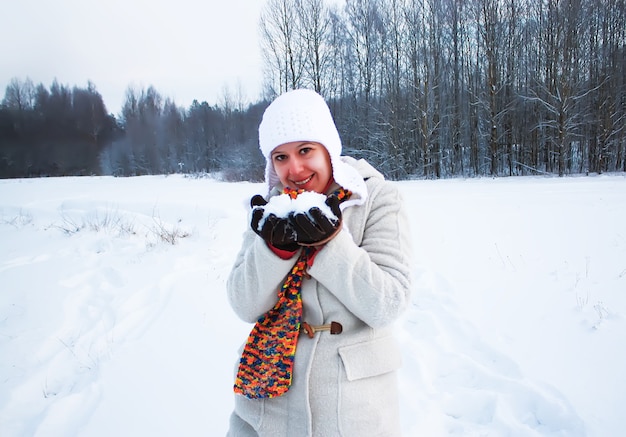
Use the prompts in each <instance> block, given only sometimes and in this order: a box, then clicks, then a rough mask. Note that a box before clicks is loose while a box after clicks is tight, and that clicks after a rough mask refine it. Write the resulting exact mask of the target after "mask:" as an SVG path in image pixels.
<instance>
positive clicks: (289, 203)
mask: <svg viewBox="0 0 626 437" xmlns="http://www.w3.org/2000/svg"><path fill="white" fill-rule="evenodd" d="M257 208H258V207H257ZM262 208H263V217H262V218H261V220H259V225H258V229H259V231H260V230H261V229H262V228H263V224H264V223H265V220H267V218H268V217H269V216H270V215H272V214H273V215H275V216H276V217H279V218H287V217H289V216H290V215H295V214H306V215H307V216H309V217H311V215H310V214H309V211H310V210H311V208H319V210H320V211H321V212H322V214H324V215H325V216H326V217H328V218H329V219H330V220H332V221H338V220H339V219H338V218H337V216H336V215H335V214H334V213H333V211H332V210H331V209H330V207H329V206H328V205H327V204H326V196H325V195H324V194H320V193H316V192H314V191H305V192H303V193H300V194H298V196H297V197H296V198H295V199H292V198H291V196H290V195H289V194H281V195H279V196H274V197H270V200H269V201H268V202H267V205H264V206H263V207H262Z"/></svg>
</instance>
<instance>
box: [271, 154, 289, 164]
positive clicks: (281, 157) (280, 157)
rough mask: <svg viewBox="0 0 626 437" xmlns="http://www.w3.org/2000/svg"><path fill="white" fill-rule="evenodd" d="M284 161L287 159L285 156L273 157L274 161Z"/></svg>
mask: <svg viewBox="0 0 626 437" xmlns="http://www.w3.org/2000/svg"><path fill="white" fill-rule="evenodd" d="M285 159H287V157H286V156H285V155H274V161H279V162H280V161H284V160H285Z"/></svg>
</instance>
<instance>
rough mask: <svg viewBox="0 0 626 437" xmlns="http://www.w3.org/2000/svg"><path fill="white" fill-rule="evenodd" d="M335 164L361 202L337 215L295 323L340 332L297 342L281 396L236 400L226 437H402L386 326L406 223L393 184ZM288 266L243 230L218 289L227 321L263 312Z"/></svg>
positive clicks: (398, 282) (403, 298) (395, 308)
mask: <svg viewBox="0 0 626 437" xmlns="http://www.w3.org/2000/svg"><path fill="white" fill-rule="evenodd" d="M342 160H343V161H344V162H346V163H348V164H349V165H351V166H353V167H354V168H356V169H357V170H358V171H359V173H360V174H361V175H362V177H363V178H364V179H365V181H366V185H367V189H368V193H369V195H368V197H367V200H366V202H365V203H364V204H362V205H358V206H350V207H348V208H346V210H345V211H344V212H343V226H342V229H341V231H340V232H339V233H338V234H337V236H336V237H335V238H333V239H332V240H331V241H330V242H328V243H327V244H326V245H325V246H324V248H323V249H322V250H321V251H319V252H318V254H317V255H316V257H315V260H314V263H313V266H311V267H310V268H309V269H308V273H309V274H310V275H311V278H310V279H306V280H304V281H303V286H302V291H301V293H302V301H303V317H302V321H303V322H307V323H309V324H311V325H322V324H326V323H330V322H331V321H336V322H339V323H341V324H342V325H343V332H342V333H341V334H338V335H330V333H329V332H327V331H326V332H324V331H323V332H316V333H315V337H314V338H313V339H311V338H309V337H308V336H307V335H306V334H305V333H303V332H301V333H300V336H299V339H298V344H297V348H296V356H295V364H294V372H293V384H292V386H291V388H290V389H289V391H288V392H287V393H286V394H284V395H283V396H281V397H277V398H272V399H261V400H256V399H255V400H251V399H247V398H245V397H244V396H241V395H235V410H234V412H233V414H232V416H231V425H230V430H229V434H228V435H229V436H236V437H247V436H271V437H282V436H284V437H294V436H297V437H304V436H314V437H318V436H319V437H330V436H346V437H354V436H359V437H368V436H372V437H373V436H377V437H378V436H380V437H383V436H385V437H387V436H389V437H391V436H393V437H395V436H400V435H401V432H400V421H399V417H398V416H399V414H398V413H399V411H398V410H399V407H398V389H397V376H396V371H397V369H398V368H399V367H400V365H401V351H400V349H399V347H398V345H397V343H396V341H395V339H394V337H393V333H392V322H394V321H395V320H396V319H397V318H398V316H399V315H400V314H401V313H402V311H403V310H404V309H405V307H406V306H407V304H408V301H409V294H410V276H411V273H410V248H409V244H410V238H409V229H408V224H407V219H406V216H405V214H404V210H403V205H402V199H401V197H400V194H399V192H398V190H397V188H396V186H395V185H394V184H392V183H390V182H388V181H385V179H384V178H383V176H382V175H381V174H380V173H379V172H378V171H376V170H375V169H374V168H373V167H372V166H371V165H369V164H368V163H367V162H365V161H364V160H359V161H356V160H354V159H352V158H346V157H343V158H342ZM277 193H278V192H277V191H274V193H273V194H277ZM296 259H297V255H296V256H294V257H293V258H292V259H289V260H283V259H281V258H279V257H278V256H276V255H275V254H274V253H273V252H272V251H271V250H270V249H269V248H268V247H267V245H266V243H265V242H264V241H263V240H262V239H261V238H260V237H258V236H257V235H256V234H255V233H254V232H253V231H251V230H248V231H247V232H246V233H245V235H244V242H243V247H242V249H241V251H240V252H239V254H238V256H237V258H236V261H235V264H234V267H233V269H232V271H231V274H230V276H229V278H228V281H227V292H228V298H229V302H230V304H231V306H232V308H233V309H234V311H235V312H236V314H237V315H238V316H239V317H240V318H241V319H243V320H244V321H247V322H250V323H254V322H256V321H257V320H258V318H259V317H260V316H261V315H262V314H264V313H265V312H267V311H268V310H269V309H271V308H272V307H273V306H274V304H275V303H276V301H277V290H278V289H279V288H280V286H281V284H282V283H283V281H284V280H285V277H286V276H287V274H288V273H289V271H290V269H291V268H292V266H293V265H294V262H295V260H296ZM236 369H237V366H235V370H236Z"/></svg>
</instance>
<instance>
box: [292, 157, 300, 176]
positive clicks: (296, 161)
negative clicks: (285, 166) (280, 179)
mask: <svg viewBox="0 0 626 437" xmlns="http://www.w3.org/2000/svg"><path fill="white" fill-rule="evenodd" d="M302 167H303V165H302V160H301V159H300V157H294V158H292V159H290V160H289V174H290V175H299V174H300V173H301V172H302Z"/></svg>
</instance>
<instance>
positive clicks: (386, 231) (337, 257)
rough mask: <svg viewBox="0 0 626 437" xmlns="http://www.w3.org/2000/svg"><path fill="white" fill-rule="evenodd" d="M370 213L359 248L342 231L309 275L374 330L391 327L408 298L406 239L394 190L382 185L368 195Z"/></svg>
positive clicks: (405, 226)
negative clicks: (390, 324) (386, 326)
mask: <svg viewBox="0 0 626 437" xmlns="http://www.w3.org/2000/svg"><path fill="white" fill-rule="evenodd" d="M370 199H371V200H370V202H371V209H370V211H369V214H368V217H367V218H366V222H365V227H364V232H363V240H362V242H361V244H360V246H357V244H356V243H355V242H354V241H353V239H352V237H351V236H350V234H349V232H347V231H346V230H342V231H341V232H339V234H337V236H336V237H335V238H334V239H333V240H331V241H330V242H329V243H328V244H327V245H326V246H325V247H324V248H323V249H322V250H321V251H320V252H319V253H318V254H317V256H316V258H315V262H314V264H313V266H311V268H309V270H308V272H309V274H310V275H311V276H313V277H314V278H315V279H316V280H317V281H318V282H319V283H320V284H322V285H323V286H324V287H326V288H327V289H328V290H329V291H330V292H331V293H332V294H334V295H335V296H336V297H337V299H339V300H340V301H341V302H342V303H343V305H345V306H346V308H348V310H350V311H351V312H352V313H353V314H354V315H355V316H357V317H358V318H359V319H361V320H362V321H363V322H365V323H366V324H368V325H369V326H371V327H372V328H378V327H382V326H385V325H388V324H389V323H391V322H393V321H394V320H395V319H396V318H397V317H398V316H399V315H400V314H401V313H402V311H404V309H405V308H406V306H407V304H408V301H409V299H410V290H411V280H410V278H411V271H410V257H411V249H410V241H411V239H410V235H409V227H408V222H407V218H406V214H405V212H404V207H403V202H402V199H401V196H400V193H399V191H398V190H397V188H396V187H395V186H394V185H393V184H391V183H388V182H384V183H382V184H380V185H379V186H378V187H376V188H375V189H374V190H373V191H372V192H370Z"/></svg>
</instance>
